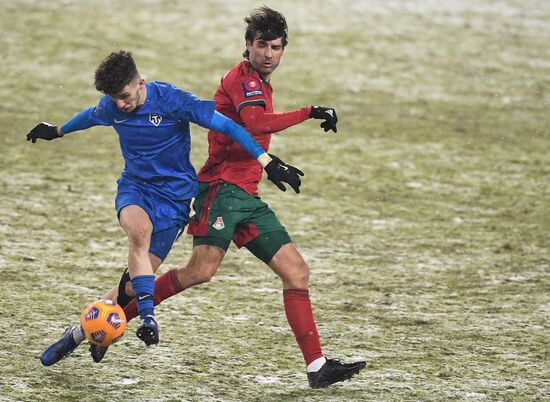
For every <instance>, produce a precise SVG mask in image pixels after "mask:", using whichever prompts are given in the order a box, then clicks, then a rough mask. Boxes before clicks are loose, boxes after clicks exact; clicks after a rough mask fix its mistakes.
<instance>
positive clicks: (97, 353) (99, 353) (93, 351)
mask: <svg viewBox="0 0 550 402" xmlns="http://www.w3.org/2000/svg"><path fill="white" fill-rule="evenodd" d="M107 349H109V347H108V346H106V347H103V346H98V345H94V344H92V345H90V348H89V349H88V350H89V351H90V355H91V356H92V359H94V362H96V363H99V362H101V361H102V360H103V358H104V357H105V353H107Z"/></svg>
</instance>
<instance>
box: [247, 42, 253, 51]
mask: <svg viewBox="0 0 550 402" xmlns="http://www.w3.org/2000/svg"><path fill="white" fill-rule="evenodd" d="M252 44H253V42H250V41H249V40H247V41H246V50H248V53H250V51H251V50H252Z"/></svg>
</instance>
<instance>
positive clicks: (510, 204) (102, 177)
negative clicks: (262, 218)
mask: <svg viewBox="0 0 550 402" xmlns="http://www.w3.org/2000/svg"><path fill="white" fill-rule="evenodd" d="M0 5H1V7H2V13H0V27H1V35H0V47H1V49H2V63H0V76H2V87H1V88H0V105H2V106H1V107H0V126H1V127H2V135H1V136H0V152H1V155H2V157H1V159H0V167H1V171H2V175H1V176H0V194H1V197H0V211H1V213H0V279H1V281H2V288H1V290H0V296H1V300H2V303H1V304H0V318H1V322H2V325H1V326H0V339H1V340H0V364H1V367H2V375H1V376H0V400H8V401H11V400H22V401H23V400H24V401H52V400H67V401H69V400H86V401H118V400H131V401H143V400H147V401H152V400H163V401H175V400H190V401H204V400H211V401H240V400H244V401H296V400H300V401H325V400H331V401H337V400H338V401H340V400H341V401H355V400H357V401H358V400H372V401H379V400H384V401H386V400H387V401H401V400H437V401H447V400H471V401H477V400H491V401H492V400H498V401H524V400H525V401H527V400H529V401H531V400H541V401H542V400H547V399H549V398H550V375H549V336H548V333H549V326H548V322H549V316H550V300H549V296H548V295H549V289H550V280H549V274H550V269H549V265H550V252H549V244H550V235H549V233H550V213H549V211H550V202H549V200H550V190H549V185H548V183H549V177H550V154H549V152H548V150H549V149H550V133H549V127H550V114H549V113H548V105H549V100H550V69H549V67H550V64H549V61H548V37H550V7H549V5H548V4H547V2H544V1H520V0H501V1H487V0H485V1H481V2H474V1H470V0H466V1H461V2H453V1H448V0H445V1H439V2H432V1H430V2H428V1H423V0H415V1H413V2H405V1H397V0H393V1H389V2H383V3H382V2H373V1H359V0H357V1H351V0H347V1H338V2H335V1H320V2H319V1H310V0H304V1H301V2H299V3H298V4H296V3H295V2H292V1H287V0H284V1H280V2H276V4H275V3H273V4H271V5H272V6H273V7H274V8H277V9H279V10H281V11H282V12H283V13H284V14H285V15H286V16H287V20H288V22H289V26H290V43H289V46H288V48H287V49H286V54H285V56H284V58H283V62H282V64H281V67H280V69H279V70H278V71H277V72H276V73H275V74H274V76H273V80H272V82H273V85H274V87H275V99H274V100H275V108H276V110H279V111H286V110H291V109H293V108H298V107H302V106H304V105H308V104H325V105H330V106H334V107H335V108H336V109H337V111H338V115H339V118H340V123H339V129H338V134H337V135H324V134H323V133H322V131H321V130H320V129H319V128H318V127H317V123H315V122H311V121H310V122H306V123H303V124H301V125H300V126H297V127H293V128H291V129H289V130H287V132H285V133H282V134H280V135H277V136H275V137H274V139H273V141H272V148H271V150H272V151H273V152H274V153H276V154H279V155H280V156H281V157H283V159H285V160H288V161H289V162H290V163H293V164H296V165H297V166H299V167H300V168H302V169H303V170H304V171H305V172H306V176H305V179H304V185H303V191H302V193H301V194H300V195H294V194H292V193H290V192H287V193H281V192H279V191H278V190H277V189H276V188H275V187H274V186H272V185H271V184H269V183H264V184H262V186H261V193H262V198H263V199H264V200H265V201H267V202H268V203H269V204H270V205H271V206H272V207H273V208H274V209H275V210H276V211H277V214H278V215H279V217H280V219H281V221H282V222H283V223H284V224H285V225H286V227H287V229H288V230H289V232H290V233H291V235H292V236H293V239H294V241H295V243H296V244H297V246H298V248H299V249H300V250H301V251H302V253H303V254H304V256H305V257H306V258H307V260H308V262H309V263H310V266H311V269H312V274H311V281H310V282H311V283H310V292H311V296H312V301H313V305H314V311H315V317H316V320H317V323H318V329H319V332H320V334H321V338H322V344H323V349H324V351H325V353H326V354H327V355H329V356H339V357H341V358H343V359H345V360H354V359H359V358H365V359H367V360H368V361H369V365H368V367H367V369H366V370H365V371H364V372H363V373H362V374H361V375H359V376H357V377H356V378H355V379H354V380H353V381H350V382H346V383H345V384H343V385H339V386H335V387H332V388H329V389H326V390H321V391H319V390H310V389H309V388H308V387H307V382H306V378H305V374H304V367H303V362H302V358H301V356H300V353H299V350H298V347H297V346H296V343H295V341H294V339H293V337H292V334H291V332H290V330H289V328H288V325H287V323H286V320H285V317H284V313H283V306H282V301H281V299H282V296H281V291H280V281H279V280H278V279H277V278H276V277H275V275H274V274H273V273H272V272H271V271H270V270H269V269H268V268H266V267H265V266H263V265H262V264H261V263H260V262H258V261H255V260H254V259H252V258H251V257H250V256H249V254H248V252H247V251H244V250H241V251H238V250H236V249H235V248H232V249H230V251H229V252H228V255H227V257H226V259H225V260H224V263H223V265H222V267H221V268H220V270H219V272H218V274H217V276H216V277H215V278H214V279H213V281H212V282H211V283H209V284H207V285H203V286H200V287H196V288H194V289H190V290H187V291H185V292H184V293H183V294H182V295H179V296H178V297H176V298H173V299H171V300H169V301H166V302H165V303H163V305H162V306H160V307H159V308H158V310H157V314H158V316H159V317H160V325H161V343H160V345H159V346H158V347H156V348H151V349H145V348H144V347H143V346H142V345H141V344H140V342H139V340H138V339H137V338H136V337H135V336H134V335H133V332H134V331H135V325H136V324H135V323H134V322H132V323H131V324H130V325H129V329H128V333H127V334H126V336H125V337H124V338H123V341H122V342H121V343H120V344H117V345H116V346H115V347H113V348H111V350H110V352H109V354H108V355H107V357H106V359H105V361H104V362H103V363H102V364H101V365H97V364H94V363H93V362H92V360H91V359H90V358H89V356H88V353H87V350H86V348H85V347H80V348H79V349H77V351H75V353H74V354H73V356H72V357H71V358H69V359H67V360H64V361H63V362H62V363H60V364H58V365H55V366H53V367H50V368H44V367H42V366H41V364H40V361H39V355H40V353H41V351H42V350H43V349H44V347H46V346H47V345H48V344H49V343H50V342H51V341H53V340H54V339H56V338H57V337H58V336H59V335H60V334H61V333H62V331H63V328H64V327H66V326H67V325H69V324H72V323H74V322H76V321H77V320H78V317H79V313H80V311H81V309H82V308H83V307H84V306H85V305H86V304H87V303H88V302H90V301H91V300H92V299H93V298H94V297H96V296H98V295H101V294H102V293H103V292H104V290H106V289H107V288H109V287H110V286H112V285H113V284H115V283H116V281H117V280H118V278H119V275H120V272H121V269H122V267H123V266H124V265H125V257H126V240H125V236H124V234H123V232H122V230H121V229H120V228H119V226H118V223H117V221H116V217H115V213H114V208H113V198H114V193H115V191H116V187H115V181H116V179H117V177H118V175H119V173H120V170H121V168H122V166H123V162H122V159H121V157H120V151H119V150H118V143H117V142H118V141H117V138H116V135H115V134H114V132H113V131H112V129H109V128H93V129H90V130H88V131H87V132H85V133H76V134H71V135H68V136H67V137H65V138H63V139H62V140H59V141H53V142H48V143H46V142H41V143H37V144H35V145H31V144H30V143H27V142H26V141H25V134H26V133H27V132H28V130H29V129H30V128H32V127H33V126H34V125H35V124H36V123H37V122H39V121H50V122H52V123H57V124H59V123H62V122H64V121H66V120H67V119H68V118H70V117H71V116H72V115H74V114H75V113H77V112H78V111H80V110H81V109H83V108H84V107H88V106H91V105H93V104H95V102H97V100H98V98H99V94H97V93H96V92H95V90H94V88H93V72H94V70H95V67H96V66H97V64H98V63H99V62H100V61H101V60H102V58H103V57H104V56H105V55H106V54H108V53H109V52H110V51H113V50H118V49H120V48H125V49H130V50H132V51H133V52H134V54H135V57H136V59H137V62H138V64H139V66H140V69H141V72H142V74H144V75H145V76H146V78H147V79H149V80H153V79H156V80H162V81H169V82H172V83H174V84H177V85H178V86H180V87H182V88H185V89H187V90H189V91H191V92H193V93H195V94H197V95H199V96H201V97H205V98H208V97H211V96H212V95H213V93H214V91H215V89H216V86H217V85H218V83H219V79H220V77H221V76H222V75H223V74H224V73H225V72H226V71H227V70H228V69H229V68H230V67H231V66H232V65H234V64H235V63H236V62H237V61H238V60H239V57H240V54H241V53H242V50H243V26H244V23H243V22H242V18H243V17H244V16H245V15H246V14H247V13H248V12H249V11H250V10H251V9H252V8H254V7H256V6H258V5H260V3H256V2H252V1H248V0H247V1H241V2H236V3H232V2H222V1H214V0H209V1H205V2H201V4H200V5H198V4H193V5H191V2H176V1H169V0H159V1H146V0H139V1H135V2H131V3H130V2H123V1H89V2H84V1H80V0H75V1H65V2H39V1H35V0H27V1H12V0H0ZM192 132H193V151H192V159H193V161H194V163H195V166H197V167H199V166H201V164H202V163H203V162H204V160H205V157H206V149H207V144H206V131H205V130H203V129H201V128H198V127H194V128H193V129H192ZM190 250H191V242H190V239H189V238H188V237H182V238H181V239H180V240H179V241H178V243H177V244H176V246H175V247H174V250H173V251H172V254H171V255H170V256H169V258H168V260H167V261H166V264H165V266H164V268H163V270H165V269H167V268H170V267H176V266H180V265H182V264H184V263H185V262H186V261H187V258H188V257H189V255H190Z"/></svg>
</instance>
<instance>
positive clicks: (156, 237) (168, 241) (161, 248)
mask: <svg viewBox="0 0 550 402" xmlns="http://www.w3.org/2000/svg"><path fill="white" fill-rule="evenodd" d="M183 229H184V226H172V227H171V228H168V229H164V230H161V231H159V232H154V233H153V234H152V235H151V245H150V246H149V252H150V253H151V254H154V255H156V256H157V257H158V258H160V259H161V260H163V261H164V260H165V259H166V257H167V256H168V253H169V252H170V250H171V249H172V246H173V245H174V243H175V242H176V240H178V239H179V237H180V236H181V234H182V233H183Z"/></svg>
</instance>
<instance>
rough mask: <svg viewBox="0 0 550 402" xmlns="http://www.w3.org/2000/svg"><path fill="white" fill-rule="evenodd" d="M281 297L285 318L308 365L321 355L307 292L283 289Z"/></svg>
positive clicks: (304, 290) (305, 290)
mask: <svg viewBox="0 0 550 402" xmlns="http://www.w3.org/2000/svg"><path fill="white" fill-rule="evenodd" d="M283 299H284V303H285V313H286V319H287V320H288V324H289V325H290V328H291V329H292V332H294V336H295V337H296V340H297V341H298V345H299V346H300V350H301V351H302V355H304V360H305V361H306V365H308V364H309V363H311V362H312V361H314V360H315V359H318V358H320V357H323V352H322V351H321V343H320V342H319V334H318V333H317V327H316V326H315V321H314V320H313V311H312V310H311V302H310V301H309V292H308V290H307V289H285V290H283Z"/></svg>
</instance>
